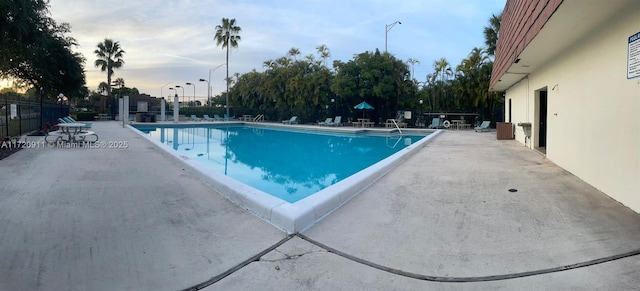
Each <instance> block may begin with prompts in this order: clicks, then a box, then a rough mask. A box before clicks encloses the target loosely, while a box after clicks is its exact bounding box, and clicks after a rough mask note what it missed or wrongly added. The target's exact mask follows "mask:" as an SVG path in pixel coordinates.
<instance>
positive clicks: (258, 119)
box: [253, 114, 264, 122]
mask: <svg viewBox="0 0 640 291" xmlns="http://www.w3.org/2000/svg"><path fill="white" fill-rule="evenodd" d="M261 121H264V114H258V116H256V117H255V118H253V122H261Z"/></svg>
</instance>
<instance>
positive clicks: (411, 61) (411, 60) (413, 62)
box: [407, 58, 420, 79]
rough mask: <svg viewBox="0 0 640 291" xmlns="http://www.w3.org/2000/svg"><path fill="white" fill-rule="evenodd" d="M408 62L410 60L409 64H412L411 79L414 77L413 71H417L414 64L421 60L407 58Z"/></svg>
mask: <svg viewBox="0 0 640 291" xmlns="http://www.w3.org/2000/svg"><path fill="white" fill-rule="evenodd" d="M407 62H408V63H409V64H411V79H414V77H413V73H415V71H414V69H413V66H414V65H415V64H420V61H418V60H417V59H414V58H409V59H408V60H407Z"/></svg>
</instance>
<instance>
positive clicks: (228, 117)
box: [224, 113, 231, 121]
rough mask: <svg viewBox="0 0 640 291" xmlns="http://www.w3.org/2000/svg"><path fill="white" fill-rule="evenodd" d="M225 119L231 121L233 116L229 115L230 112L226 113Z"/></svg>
mask: <svg viewBox="0 0 640 291" xmlns="http://www.w3.org/2000/svg"><path fill="white" fill-rule="evenodd" d="M224 120H226V121H229V120H231V116H229V114H226V113H225V114H224Z"/></svg>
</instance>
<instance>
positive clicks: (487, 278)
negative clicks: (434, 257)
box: [296, 234, 640, 283]
mask: <svg viewBox="0 0 640 291" xmlns="http://www.w3.org/2000/svg"><path fill="white" fill-rule="evenodd" d="M296 236H298V237H300V238H301V239H303V240H305V241H307V242H309V243H311V244H314V245H316V246H318V247H320V248H322V249H324V250H326V251H327V252H329V253H333V254H336V255H338V256H341V257H343V258H345V259H348V260H351V261H354V262H357V263H360V264H363V265H365V266H369V267H372V268H376V269H378V270H381V271H385V272H388V273H392V274H396V275H399V276H404V277H409V278H413V279H418V280H424V281H432V282H450V283H472V282H485V281H499V280H508V279H515V278H522V277H529V276H536V275H542V274H548V273H555V272H561V271H567V270H573V269H578V268H582V267H588V266H593V265H597V264H602V263H606V262H610V261H615V260H619V259H623V258H627V257H632V256H637V255H640V249H637V250H634V251H630V252H627V253H623V254H619V255H613V256H609V257H604V258H600V259H595V260H590V261H586V262H580V263H576V264H571V265H565V266H560V267H554V268H548V269H541V270H535V271H529V272H521V273H511V274H504V275H492V276H480V277H441V276H429V275H422V274H416V273H411V272H406V271H402V270H398V269H393V268H389V267H386V266H383V265H380V264H376V263H374V262H371V261H368V260H365V259H362V258H358V257H355V256H352V255H349V254H347V253H344V252H341V251H339V250H336V249H334V248H332V247H330V246H327V245H325V244H322V243H320V242H318V241H315V240H313V239H310V238H309V237H307V236H305V235H303V234H296Z"/></svg>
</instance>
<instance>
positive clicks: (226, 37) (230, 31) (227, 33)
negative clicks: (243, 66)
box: [214, 18, 242, 115]
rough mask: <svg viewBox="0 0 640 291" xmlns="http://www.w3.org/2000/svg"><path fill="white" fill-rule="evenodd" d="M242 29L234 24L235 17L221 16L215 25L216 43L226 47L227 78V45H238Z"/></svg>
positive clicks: (223, 47) (227, 101)
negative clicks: (218, 22)
mask: <svg viewBox="0 0 640 291" xmlns="http://www.w3.org/2000/svg"><path fill="white" fill-rule="evenodd" d="M240 31H242V29H241V28H240V26H237V25H236V19H235V18H233V19H231V20H229V19H228V18H222V23H221V24H218V25H216V35H215V37H214V39H215V40H216V45H219V46H220V47H221V48H222V49H225V48H226V49H227V78H226V80H229V47H232V48H236V47H238V42H239V41H240V40H241V38H240V35H238V34H239V33H240ZM226 104H227V115H229V82H228V81H227V98H226Z"/></svg>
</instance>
